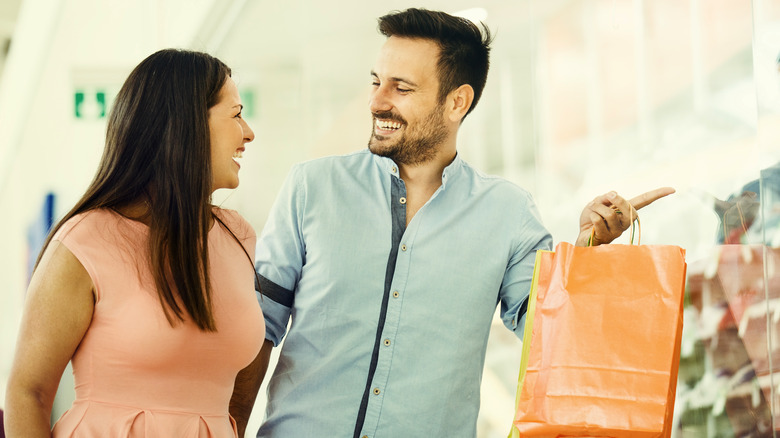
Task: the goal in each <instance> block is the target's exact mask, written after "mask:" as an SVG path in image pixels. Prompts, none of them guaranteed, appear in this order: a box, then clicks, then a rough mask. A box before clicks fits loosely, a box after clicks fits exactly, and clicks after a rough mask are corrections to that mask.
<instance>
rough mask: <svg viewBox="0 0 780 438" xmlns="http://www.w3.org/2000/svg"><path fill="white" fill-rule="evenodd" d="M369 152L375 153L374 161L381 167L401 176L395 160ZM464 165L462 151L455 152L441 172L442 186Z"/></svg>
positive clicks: (396, 175) (398, 176)
mask: <svg viewBox="0 0 780 438" xmlns="http://www.w3.org/2000/svg"><path fill="white" fill-rule="evenodd" d="M369 153H370V154H371V155H373V157H374V161H375V162H376V163H377V164H378V165H379V166H380V168H382V169H384V170H385V171H386V172H388V173H390V174H391V175H393V176H395V177H397V178H400V177H401V173H400V171H399V170H398V165H397V164H395V162H394V161H393V160H391V159H390V158H387V157H382V156H380V155H377V154H375V153H373V152H370V151H369ZM461 167H463V160H461V158H460V153H459V152H456V153H455V158H454V159H453V160H452V163H450V164H448V165H447V167H445V168H444V171H443V172H442V174H441V186H442V189H443V188H445V187H446V186H447V180H449V179H452V177H453V176H454V175H456V174H457V172H458V171H459V170H460V169H461Z"/></svg>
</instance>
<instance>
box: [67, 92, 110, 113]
mask: <svg viewBox="0 0 780 438" xmlns="http://www.w3.org/2000/svg"><path fill="white" fill-rule="evenodd" d="M73 103H74V108H73V116H74V117H76V118H77V119H103V118H105V117H106V92H105V91H102V90H97V91H84V90H76V92H74V93H73Z"/></svg>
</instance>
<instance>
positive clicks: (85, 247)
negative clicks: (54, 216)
mask: <svg viewBox="0 0 780 438" xmlns="http://www.w3.org/2000/svg"><path fill="white" fill-rule="evenodd" d="M91 216H92V213H91V212H88V213H82V214H79V215H76V216H74V217H72V218H70V219H68V220H67V221H66V222H65V223H63V224H62V226H61V227H60V229H59V230H57V232H56V233H55V234H54V236H53V237H52V241H55V240H56V241H58V242H59V243H60V244H61V245H64V246H65V247H66V248H68V251H70V252H71V253H72V254H73V255H74V256H75V257H76V259H77V260H78V261H79V263H81V266H83V267H84V269H85V270H86V271H87V274H89V277H90V279H91V280H92V284H93V285H94V286H95V291H94V292H95V302H96V303H97V302H99V301H100V298H101V295H102V294H101V291H102V287H101V286H102V284H101V281H100V275H99V274H100V271H99V270H98V269H97V266H95V261H96V260H100V252H101V250H102V249H101V247H100V244H99V243H98V239H96V238H95V234H96V229H95V227H94V225H95V224H94V218H93V217H91Z"/></svg>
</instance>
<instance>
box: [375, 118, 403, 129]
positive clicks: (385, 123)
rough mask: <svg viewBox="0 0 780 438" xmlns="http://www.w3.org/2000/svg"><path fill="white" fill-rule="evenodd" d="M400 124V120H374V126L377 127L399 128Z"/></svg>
mask: <svg viewBox="0 0 780 438" xmlns="http://www.w3.org/2000/svg"><path fill="white" fill-rule="evenodd" d="M401 126H402V124H401V123H400V122H393V121H389V120H387V121H385V120H377V121H376V127H377V128H379V129H384V130H389V129H400V128H401Z"/></svg>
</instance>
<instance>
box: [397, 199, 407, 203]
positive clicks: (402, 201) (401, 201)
mask: <svg viewBox="0 0 780 438" xmlns="http://www.w3.org/2000/svg"><path fill="white" fill-rule="evenodd" d="M398 202H400V203H401V204H406V198H401V199H399V200H398Z"/></svg>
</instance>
